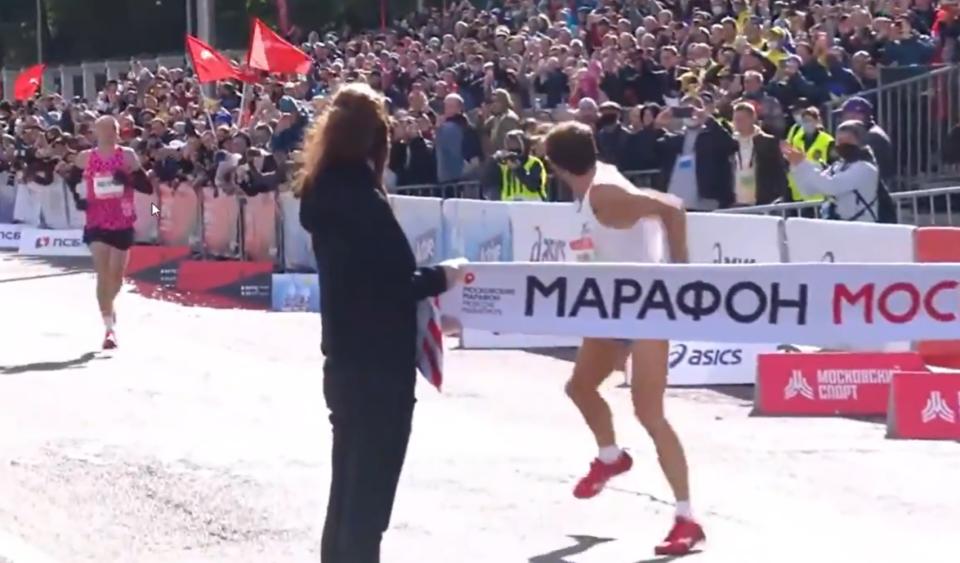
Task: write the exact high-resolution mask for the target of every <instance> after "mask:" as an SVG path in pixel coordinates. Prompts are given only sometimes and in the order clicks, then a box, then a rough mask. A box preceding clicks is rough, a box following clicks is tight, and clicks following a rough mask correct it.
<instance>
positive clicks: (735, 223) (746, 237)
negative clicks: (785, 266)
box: [687, 213, 783, 264]
mask: <svg viewBox="0 0 960 563" xmlns="http://www.w3.org/2000/svg"><path fill="white" fill-rule="evenodd" d="M687 249H688V251H689V253H690V262H692V263H695V264H757V263H760V264H776V263H780V262H783V219H781V218H780V217H767V216H762V215H739V214H736V215H734V214H726V213H689V214H688V215H687Z"/></svg>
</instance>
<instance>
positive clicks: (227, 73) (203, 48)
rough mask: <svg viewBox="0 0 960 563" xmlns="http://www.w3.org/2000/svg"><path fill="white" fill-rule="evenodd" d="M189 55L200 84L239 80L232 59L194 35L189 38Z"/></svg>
mask: <svg viewBox="0 0 960 563" xmlns="http://www.w3.org/2000/svg"><path fill="white" fill-rule="evenodd" d="M187 53H189V54H190V61H191V62H192V63H193V70H194V71H195V72H196V73H197V79H198V80H199V81H200V82H216V81H217V80H227V79H236V78H238V76H237V69H236V68H234V66H233V63H231V62H230V59H228V58H227V57H225V56H224V55H223V54H222V53H219V52H217V50H216V49H214V48H213V47H211V46H210V45H207V44H206V43H204V42H203V41H200V40H199V39H197V38H196V37H193V36H192V35H188V36H187Z"/></svg>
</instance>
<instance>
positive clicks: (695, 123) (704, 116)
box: [656, 97, 739, 211]
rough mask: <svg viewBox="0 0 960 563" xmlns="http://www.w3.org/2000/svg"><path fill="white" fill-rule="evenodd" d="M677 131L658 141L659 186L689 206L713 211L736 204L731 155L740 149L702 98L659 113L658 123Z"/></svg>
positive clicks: (690, 98) (666, 128)
mask: <svg viewBox="0 0 960 563" xmlns="http://www.w3.org/2000/svg"><path fill="white" fill-rule="evenodd" d="M674 120H679V121H680V123H681V124H682V126H681V128H680V130H679V131H678V132H668V133H666V134H664V136H663V137H661V138H660V139H658V140H657V162H658V163H659V168H660V174H659V176H658V178H657V184H656V185H657V187H658V189H660V190H661V191H664V192H668V193H671V194H673V195H675V196H677V197H679V198H680V199H681V200H682V201H683V202H684V205H685V206H686V208H687V209H691V210H699V211H712V210H715V209H717V208H725V207H729V206H730V205H732V204H733V203H734V201H735V200H736V198H735V197H734V189H733V165H732V158H731V157H732V156H733V155H734V154H735V153H736V152H737V151H738V150H739V145H738V144H737V142H736V141H735V140H734V138H733V136H732V135H731V133H730V131H728V130H727V129H726V128H725V127H723V126H722V125H720V123H719V122H718V121H717V120H716V119H715V118H714V117H713V116H711V115H709V114H708V113H707V112H706V111H705V110H704V109H703V102H702V101H701V100H700V99H699V98H694V97H687V98H684V99H683V100H682V101H681V103H680V105H679V106H678V107H676V108H667V109H665V110H664V111H662V112H660V113H659V114H658V115H657V126H658V127H659V128H661V129H664V130H665V131H670V126H671V125H672V124H673V122H674Z"/></svg>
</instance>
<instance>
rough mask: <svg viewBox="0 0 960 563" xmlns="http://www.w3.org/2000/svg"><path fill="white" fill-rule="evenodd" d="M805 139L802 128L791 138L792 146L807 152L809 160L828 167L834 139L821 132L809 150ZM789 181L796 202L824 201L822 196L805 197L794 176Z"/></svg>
mask: <svg viewBox="0 0 960 563" xmlns="http://www.w3.org/2000/svg"><path fill="white" fill-rule="evenodd" d="M791 131H792V129H791ZM804 137H805V135H804V133H803V128H802V127H800V128H798V129H797V131H796V132H795V133H793V136H792V137H790V144H791V145H793V146H794V147H795V148H798V149H800V150H802V151H805V152H806V153H807V160H811V161H813V162H816V163H817V164H819V165H820V166H826V165H827V161H828V160H829V158H830V154H829V152H830V145H831V144H833V137H831V136H830V134H829V133H827V132H825V131H819V132H817V137H816V139H814V140H813V143H811V144H810V148H809V149H808V148H807V147H806V143H805V142H804V141H805V138H804ZM787 179H788V180H789V182H790V194H791V195H792V196H793V200H794V201H823V196H822V195H814V196H808V195H804V194H803V192H801V191H800V188H798V187H797V183H796V182H795V181H794V179H793V175H792V174H791V175H790V176H789V177H788V178H787Z"/></svg>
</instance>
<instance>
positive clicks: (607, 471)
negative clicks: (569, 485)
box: [573, 452, 633, 499]
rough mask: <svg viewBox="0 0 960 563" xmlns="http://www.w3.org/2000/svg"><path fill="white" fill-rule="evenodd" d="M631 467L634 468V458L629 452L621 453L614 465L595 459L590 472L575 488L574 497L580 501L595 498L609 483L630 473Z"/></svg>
mask: <svg viewBox="0 0 960 563" xmlns="http://www.w3.org/2000/svg"><path fill="white" fill-rule="evenodd" d="M631 467H633V458H632V457H630V454H628V453H627V452H620V457H619V458H617V461H615V462H613V463H604V462H602V461H600V460H599V459H595V460H593V462H592V463H591V464H590V472H589V473H587V475H586V477H584V478H583V479H580V482H579V483H577V486H576V487H574V488H573V496H575V497H577V498H580V499H586V498H593V497H595V496H597V495H598V494H600V491H602V490H603V487H604V486H605V485H606V484H607V481H609V480H610V479H613V478H614V477H616V476H617V475H620V474H621V473H626V472H627V471H630V468H631Z"/></svg>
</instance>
